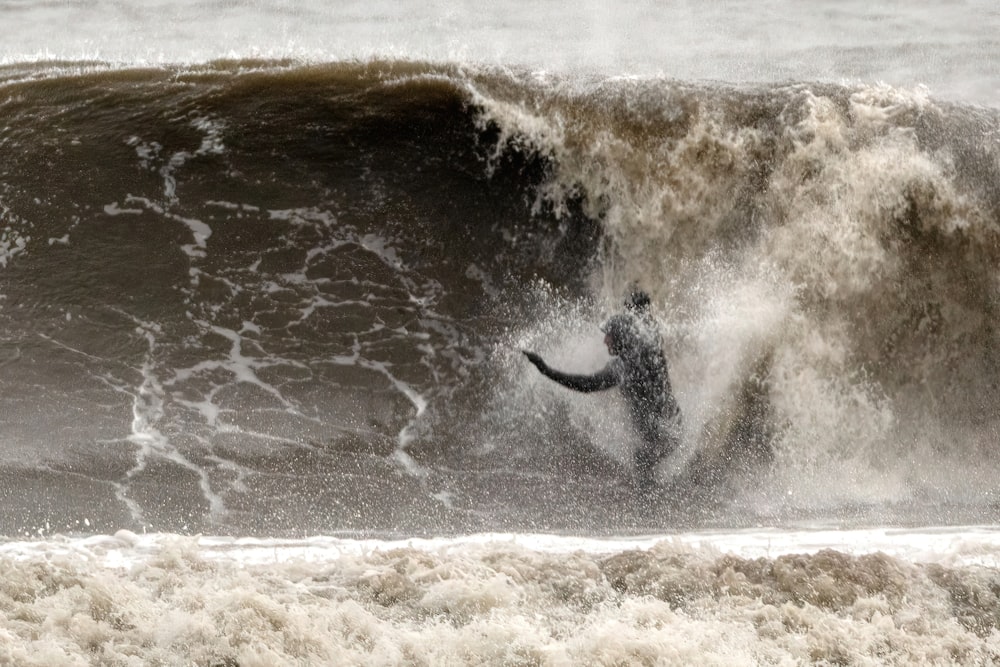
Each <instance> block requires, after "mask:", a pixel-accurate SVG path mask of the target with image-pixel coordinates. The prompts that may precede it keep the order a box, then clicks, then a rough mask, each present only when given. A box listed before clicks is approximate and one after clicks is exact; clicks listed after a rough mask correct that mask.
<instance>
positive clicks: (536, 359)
mask: <svg viewBox="0 0 1000 667" xmlns="http://www.w3.org/2000/svg"><path fill="white" fill-rule="evenodd" d="M521 352H523V353H524V356H526V357H528V361H530V362H531V363H533V364H534V365H535V368H537V369H539V370H541V369H542V368H544V367H545V362H544V361H542V358H541V357H540V356H538V355H537V354H535V353H534V352H528V351H527V350H521Z"/></svg>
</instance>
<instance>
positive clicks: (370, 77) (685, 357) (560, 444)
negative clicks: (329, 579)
mask: <svg viewBox="0 0 1000 667" xmlns="http://www.w3.org/2000/svg"><path fill="white" fill-rule="evenodd" d="M0 81H2V84H0V109H2V114H3V117H4V125H3V127H2V128H0V164H2V167H0V224H2V228H3V232H2V237H0V275H2V277H3V281H2V283H0V293H2V295H3V300H2V302H0V327H2V332H3V339H2V342H3V349H2V356H3V359H2V361H3V366H2V367H0V368H2V373H0V383H2V387H0V395H2V397H3V401H4V404H5V412H4V413H5V415H6V417H5V420H4V421H5V424H4V431H5V433H4V436H5V446H4V448H3V453H2V461H0V465H2V475H0V476H2V488H3V489H4V493H5V501H6V503H7V507H8V511H7V512H6V513H5V515H4V517H3V519H2V520H0V531H3V532H6V533H8V534H12V533H19V532H31V533H34V532H46V531H50V530H53V531H54V530H74V529H78V530H87V531H90V530H94V531H97V532H109V531H110V532H113V531H114V530H115V529H117V528H119V527H122V526H126V527H131V528H133V529H140V528H142V529H150V530H156V531H171V532H187V531H206V532H213V533H222V532H234V533H248V534H254V533H265V534H269V535H283V534H308V533H315V532H324V533H330V532H338V531H342V532H347V533H369V534H370V533H384V534H400V533H406V534H409V533H421V532H441V531H444V532H451V531H454V532H460V531H469V530H478V529H483V528H484V527H490V528H492V529H508V530H538V529H542V530H575V531H584V532H593V533H602V532H608V531H615V532H621V531H623V530H625V531H630V530H640V531H641V530H649V529H651V528H662V527H664V526H673V525H720V524H725V525H744V524H752V523H754V522H759V521H761V520H768V521H775V520H777V521H794V520H800V519H821V520H822V519H837V520H845V519H846V520H857V521H860V522H869V521H900V522H912V521H920V520H928V519H930V520H934V521H943V522H949V521H966V520H970V519H976V518H979V517H984V516H989V515H991V513H992V512H993V511H994V509H995V502H996V498H995V482H994V480H995V478H996V475H997V473H998V472H1000V461H998V456H997V454H996V452H995V447H994V446H993V445H994V443H995V441H996V428H997V424H998V412H997V409H996V407H995V406H996V405H997V403H998V399H1000V395H998V394H1000V392H998V387H997V380H996V378H997V377H998V371H1000V358H998V353H997V349H998V345H997V343H998V337H997V332H996V330H995V326H994V322H995V321H996V319H997V317H996V316H997V309H998V291H997V288H998V279H1000V275H998V271H997V267H998V266H1000V261H998V260H1000V257H998V254H1000V238H998V233H1000V226H998V222H1000V189H998V187H1000V186H998V183H1000V114H998V113H997V111H996V110H993V109H989V108H983V107H974V106H963V105H958V104H954V103H945V102H942V101H939V100H936V99H934V98H932V97H931V96H929V95H928V94H927V93H926V91H924V90H923V89H919V88H917V89H898V88H892V87H889V86H836V85H830V84H811V83H808V82H803V83H796V84H781V85H778V84H774V85H767V86H760V87H732V86H725V85H715V84H711V85H710V84H703V85H693V84H688V83H683V82H679V81H675V80H670V79H665V78H662V77H651V78H611V79H608V78H602V79H597V78H587V77H585V76H583V75H575V76H555V75H550V76H545V75H538V74H533V73H529V72H526V71H525V72H520V71H509V70H500V69H493V68H486V67H471V66H458V65H444V64H425V63H420V62H411V61H370V62H364V63H327V64H319V65H302V64H297V63H293V62H284V61H253V60H239V61H220V62H213V63H210V64H206V65H198V66H186V67H180V66H177V67H161V68H148V69H138V68H124V69H123V68H116V67H109V66H106V65H101V64H99V63H93V64H85V63H73V64H60V63H34V64H23V65H9V66H7V67H5V68H4V69H2V70H0ZM632 282H638V283H639V284H640V285H641V286H643V287H644V288H645V289H647V290H648V291H649V292H650V294H651V296H652V301H653V306H654V313H655V316H656V317H657V319H658V321H659V323H660V325H661V329H662V333H663V336H664V341H665V345H666V351H667V356H668V359H669V360H670V365H671V373H672V380H673V384H674V387H675V390H676V391H677V393H678V399H679V402H680V404H681V407H682V410H683V411H684V413H685V424H686V433H685V442H684V446H683V447H682V451H680V452H678V453H677V455H675V456H674V457H673V458H672V459H671V460H669V461H667V462H665V463H664V465H663V466H662V467H661V470H660V471H659V473H660V479H661V483H662V485H663V489H662V491H663V492H662V493H661V494H660V497H658V499H656V500H655V501H653V502H652V503H651V504H649V505H643V506H636V505H635V504H634V503H633V502H631V500H630V499H631V491H630V487H629V483H628V471H627V468H626V466H625V465H624V463H625V462H626V461H627V460H628V456H629V454H628V452H629V448H630V447H631V446H632V444H633V443H632V442H631V436H630V435H629V430H628V427H627V426H626V424H625V421H624V419H623V415H622V410H621V406H620V405H619V404H618V402H617V401H618V399H617V396H616V395H614V394H613V393H609V394H605V395H601V396H598V397H594V396H582V395H567V394H568V393H569V392H565V391H563V390H561V389H560V388H559V387H556V386H553V385H552V384H551V383H547V382H545V381H544V379H542V378H540V377H538V376H537V374H536V373H534V369H532V368H531V367H530V366H528V365H527V364H526V363H524V361H523V358H522V357H521V355H520V353H519V349H521V348H529V347H530V348H534V349H536V350H538V351H539V352H541V353H542V354H543V356H545V357H546V358H547V359H549V360H550V361H551V362H552V363H553V365H556V366H559V367H562V368H566V369H569V370H574V369H575V370H580V371H584V370H588V369H592V368H597V367H599V366H600V365H601V364H602V363H604V361H605V359H606V356H602V355H603V353H602V351H601V345H600V334H599V333H598V332H597V328H596V325H597V324H598V323H599V322H600V321H601V319H602V318H603V317H604V316H606V315H607V314H609V313H611V312H614V311H615V310H617V309H618V307H619V306H620V301H621V296H622V294H623V293H624V291H625V289H626V287H627V286H628V285H629V284H631V283H632Z"/></svg>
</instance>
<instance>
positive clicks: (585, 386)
mask: <svg viewBox="0 0 1000 667" xmlns="http://www.w3.org/2000/svg"><path fill="white" fill-rule="evenodd" d="M524 356H526V357H527V358H528V361H530V362H531V363H533V364H534V365H535V368H537V369H538V370H539V371H541V373H542V375H544V376H545V377H547V378H549V379H550V380H555V381H556V382H558V383H559V384H561V385H562V386H564V387H566V388H568V389H572V390H574V391H582V392H585V393H589V392H592V391H603V390H605V389H611V387H614V386H615V385H617V384H618V374H617V373H615V372H614V370H612V368H611V365H610V364H609V365H608V366H605V367H604V369H603V370H600V371H598V372H597V373H594V374H593V375H573V374H571V373H563V372H562V371H557V370H556V369H554V368H549V365H548V364H546V363H545V361H543V360H542V358H541V357H540V356H538V355H537V354H535V353H534V352H528V351H527V350H524Z"/></svg>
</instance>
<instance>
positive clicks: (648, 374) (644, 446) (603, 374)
mask: <svg viewBox="0 0 1000 667" xmlns="http://www.w3.org/2000/svg"><path fill="white" fill-rule="evenodd" d="M630 298H631V297H630ZM648 303H649V297H645V303H643V304H642V305H640V306H639V307H638V308H634V307H630V308H628V310H631V311H633V312H636V315H633V314H631V313H628V314H622V315H615V316H614V317H612V318H611V319H609V320H608V321H607V322H605V323H604V325H603V326H602V327H601V330H602V331H603V332H604V344H605V345H607V346H608V353H609V354H611V355H612V356H613V357H614V359H612V360H611V361H610V362H609V363H608V365H607V366H605V367H604V368H603V369H602V370H600V371H598V372H597V373H595V374H593V375H572V374H569V373H563V372H561V371H557V370H555V369H554V368H550V367H549V366H548V364H546V363H545V361H543V360H542V358H541V357H539V356H538V355H537V354H535V353H534V352H528V351H525V352H524V356H526V357H527V358H528V361H530V362H531V363H532V364H534V365H535V367H536V368H538V370H539V371H541V373H542V375H544V376H546V377H547V378H550V379H552V380H555V381H556V382H558V383H559V384H561V385H563V386H564V387H567V388H569V389H573V390H575V391H581V392H593V391H603V390H605V389H610V388H612V387H615V386H617V387H618V388H619V390H620V391H621V392H622V396H623V397H624V398H625V402H626V403H627V404H628V411H629V416H630V417H631V418H632V424H633V425H634V426H635V429H636V431H638V433H639V436H640V437H641V439H642V443H641V444H640V446H639V447H638V449H636V452H635V467H636V475H637V482H638V486H639V489H640V491H642V492H644V493H645V492H648V491H649V490H651V489H652V487H653V482H654V473H655V470H656V464H657V463H659V462H660V460H661V459H662V458H663V457H664V456H666V455H667V454H670V453H671V452H672V451H673V450H674V449H676V447H677V442H678V431H679V427H680V408H679V407H678V405H677V401H676V400H675V399H674V396H673V393H672V392H671V390H670V377H669V374H668V372H667V360H666V357H664V355H663V349H662V346H661V345H660V338H659V335H658V334H657V332H656V331H655V328H654V327H653V326H652V323H651V322H650V321H649V319H648V318H647V317H643V313H642V309H643V308H642V306H645V305H648ZM630 305H639V304H635V302H634V301H633V304H629V301H628V300H627V301H626V306H630ZM637 315H638V317H637Z"/></svg>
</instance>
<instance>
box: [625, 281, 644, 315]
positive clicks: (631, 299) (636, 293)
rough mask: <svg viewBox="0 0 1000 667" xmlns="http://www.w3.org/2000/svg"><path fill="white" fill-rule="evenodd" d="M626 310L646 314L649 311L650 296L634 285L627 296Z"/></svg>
mask: <svg viewBox="0 0 1000 667" xmlns="http://www.w3.org/2000/svg"><path fill="white" fill-rule="evenodd" d="M625 310H627V311H631V312H633V313H640V314H641V313H644V312H646V311H647V310H649V294H647V293H646V292H645V291H644V290H641V289H639V286H638V285H635V284H633V285H632V286H631V287H630V288H629V290H628V293H626V294H625Z"/></svg>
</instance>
